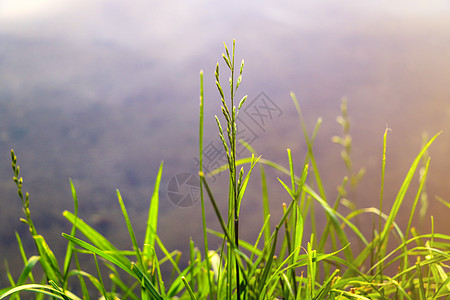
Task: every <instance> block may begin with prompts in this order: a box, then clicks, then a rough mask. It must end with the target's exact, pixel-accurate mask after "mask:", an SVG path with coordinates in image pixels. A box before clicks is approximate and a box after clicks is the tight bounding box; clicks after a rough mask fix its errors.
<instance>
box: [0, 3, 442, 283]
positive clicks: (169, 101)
mask: <svg viewBox="0 0 450 300" xmlns="http://www.w3.org/2000/svg"><path fill="white" fill-rule="evenodd" d="M449 15H450V4H449V3H448V1H444V0H436V1H427V2H424V1H419V0H409V1H406V0H401V1H395V3H392V1H355V0H345V1H334V0H325V1H313V0H306V1H296V2H294V1H276V2H274V1H246V2H239V1H227V2H217V1H205V0H192V1H183V2H181V1H142V0H130V1H119V0H108V1H106V0H95V1H87V0H77V1H73V0H67V1H56V0H42V1H29V0H0V191H1V192H0V220H1V226H0V257H2V258H3V259H4V260H7V261H8V265H9V268H10V269H11V271H12V273H13V274H16V276H17V273H18V272H19V271H20V270H21V268H22V266H21V263H20V258H19V257H18V255H17V253H18V246H17V242H16V240H15V236H14V231H17V232H19V234H20V235H21V237H22V238H23V239H24V243H25V246H26V248H27V249H28V251H29V252H28V254H32V253H34V252H33V251H34V250H33V244H32V240H31V238H30V237H29V236H28V232H27V228H26V226H25V225H24V224H22V223H20V222H19V217H22V212H21V206H20V201H19V199H18V197H17V192H16V188H15V185H14V183H13V182H12V176H13V174H12V170H11V167H10V149H11V148H14V150H15V151H16V154H17V155H18V160H19V164H20V166H21V175H22V176H23V177H24V182H25V183H24V191H28V192H29V193H30V201H31V210H32V217H33V218H34V220H35V223H36V226H37V228H38V231H39V232H40V233H43V234H44V235H45V236H46V238H47V240H48V242H49V244H50V246H51V247H52V249H54V250H55V252H57V253H63V251H64V247H65V244H66V243H65V241H64V239H63V238H62V237H61V232H62V231H66V232H67V231H68V230H69V228H70V226H69V224H68V222H67V221H66V220H65V219H64V218H63V217H62V212H63V211H64V210H65V209H68V210H73V203H72V198H71V192H70V187H69V178H71V179H72V180H73V181H74V184H75V187H76V188H77V191H78V196H79V201H80V217H82V218H83V219H85V220H86V221H87V222H88V223H90V224H92V225H93V226H94V227H95V228H97V229H98V230H99V231H100V232H101V233H103V234H105V235H106V236H107V237H108V238H110V239H111V240H112V241H113V242H114V243H116V244H117V245H118V247H119V248H121V249H129V248H131V244H130V241H129V238H128V237H127V233H126V228H125V223H124V221H123V218H122V216H121V214H120V209H119V206H118V203H117V199H116V195H115V189H116V188H118V189H120V191H121V193H122V196H123V197H124V199H125V203H126V205H127V207H128V209H129V213H130V215H131V217H132V218H133V225H134V226H135V230H136V232H137V234H138V235H140V236H143V233H144V230H145V221H146V213H147V210H148V206H149V201H150V197H151V194H152V190H153V184H154V181H155V177H156V174H157V170H158V166H159V164H160V162H161V161H164V171H163V178H162V183H161V190H160V201H161V203H160V220H159V227H158V231H159V233H160V234H161V239H162V240H163V241H164V242H165V243H166V246H167V248H168V249H170V250H175V249H181V250H184V249H186V246H187V245H188V241H189V237H193V239H194V241H195V242H196V243H198V244H199V245H200V241H201V222H200V206H199V205H198V204H197V205H193V206H190V207H185V208H180V207H177V206H176V205H174V204H173V203H171V202H170V201H169V200H170V199H169V198H168V193H167V192H168V191H167V186H168V183H169V182H170V180H171V179H172V178H173V177H174V176H176V175H178V174H181V173H192V174H196V170H197V169H198V166H197V164H196V161H195V158H196V157H198V140H197V138H198V103H199V100H198V99H199V71H200V70H201V69H202V70H204V74H205V145H206V144H209V143H216V144H217V145H219V139H218V136H217V130H216V126H215V121H214V115H215V114H217V115H220V99H219V96H218V93H217V91H216V89H215V83H214V70H215V66H216V63H217V62H220V64H221V78H222V82H223V85H226V82H227V78H228V76H229V75H228V74H227V73H226V68H225V64H224V63H223V60H222V57H221V54H222V52H223V51H224V50H223V42H226V43H227V45H228V46H229V48H231V45H232V40H233V39H236V64H239V63H240V61H241V59H245V68H244V76H243V83H242V84H241V87H240V88H239V93H238V95H237V97H238V98H240V97H242V96H243V95H245V94H247V95H248V99H249V101H252V100H254V99H257V98H258V96H259V95H260V93H261V92H263V93H264V94H265V96H266V97H267V98H268V99H270V101H271V102H272V103H275V104H276V105H277V107H278V108H279V110H280V112H281V113H280V114H278V115H277V116H274V117H273V118H272V119H270V122H269V120H268V122H267V123H266V125H265V126H264V127H263V129H261V128H259V127H253V129H254V131H255V133H256V134H257V136H258V138H257V139H255V140H254V141H252V143H251V144H252V146H253V147H254V148H255V149H256V151H258V152H259V153H261V154H262V155H263V157H264V158H267V159H271V160H274V161H277V162H279V163H280V164H283V165H287V155H286V148H291V149H292V151H293V153H294V162H295V163H296V166H297V169H296V171H297V172H300V171H301V168H302V162H303V160H304V156H305V153H306V145H305V142H304V140H303V137H302V133H301V130H300V128H299V122H298V117H297V113H296V111H295V107H294V105H293V103H292V100H291V99H290V96H289V93H290V92H291V91H292V92H295V93H296V95H297V97H298V99H299V101H300V105H301V107H302V111H303V113H304V115H305V119H306V123H307V126H308V127H309V130H310V131H312V129H313V127H314V124H315V122H316V120H317V118H319V117H321V118H322V119H323V123H322V126H321V129H320V131H319V134H318V137H317V141H316V143H315V146H314V151H315V153H316V157H317V161H318V164H319V170H320V172H321V176H322V178H323V180H324V183H325V185H326V191H327V196H328V198H329V199H331V200H334V199H335V198H336V196H337V189H336V187H337V186H338V185H339V184H340V183H341V181H342V178H343V176H345V175H348V174H347V171H346V169H345V165H344V163H343V161H342V159H341V157H340V151H341V148H342V147H341V146H339V145H337V144H334V143H333V142H332V141H331V139H332V137H333V136H335V135H340V134H341V133H342V129H341V127H340V125H339V124H338V123H337V122H336V117H337V116H338V115H340V104H341V100H342V98H343V97H346V98H347V99H348V107H349V114H350V120H351V134H352V138H353V149H352V150H353V152H352V158H353V164H354V167H355V170H357V169H359V168H360V167H365V168H366V175H365V176H364V177H363V179H362V180H361V182H360V184H359V186H358V187H357V188H356V189H355V190H350V189H349V195H348V198H349V199H350V200H352V201H354V203H356V205H357V207H365V206H378V201H379V197H380V181H381V180H380V174H381V171H380V170H381V154H382V138H383V134H384V131H385V129H386V128H387V127H389V128H390V129H392V131H391V132H390V133H389V135H388V149H387V174H386V187H385V189H386V190H385V192H386V194H385V199H386V204H385V211H386V212H388V211H389V208H390V204H392V201H393V199H394V198H395V195H396V192H397V190H398V189H399V187H400V185H401V182H402V180H403V178H404V176H405V175H406V173H407V171H408V169H409V166H410V164H411V163H412V161H413V159H414V157H415V155H416V154H417V153H418V152H419V150H420V148H421V145H422V140H423V135H424V134H428V137H431V136H432V135H434V134H435V133H437V132H439V131H440V130H443V131H444V133H443V134H442V135H441V136H440V137H439V138H438V139H437V141H436V142H435V144H434V145H433V146H432V148H431V150H430V156H431V157H432V159H431V167H430V176H429V179H428V181H427V192H428V198H429V207H428V213H427V217H426V218H425V219H424V220H422V221H420V220H418V219H417V220H416V221H417V222H416V225H417V226H418V227H419V230H426V229H427V228H429V227H430V222H431V221H430V216H434V218H435V229H436V231H443V232H445V233H449V231H450V228H449V226H448V223H447V222H446V218H447V216H448V214H449V210H448V209H447V208H445V206H444V205H442V204H441V203H440V202H438V201H436V200H435V196H436V195H438V196H441V197H443V198H444V199H447V200H450V185H449V174H450V173H449V169H450V168H449V167H450V159H449V156H448V154H449V153H450V151H449V150H450V140H449V137H448V132H449V129H450V84H449V81H450V18H449V17H448V16H449ZM249 103H250V102H249ZM247 123H248V124H251V122H250V120H247ZM252 126H254V124H253V125H252ZM246 155H248V154H247V153H243V154H242V156H246ZM277 176H280V177H282V178H284V177H283V175H282V174H280V173H277V172H275V171H272V170H268V177H269V179H268V180H269V183H270V185H269V194H270V205H271V208H272V209H273V212H274V213H273V218H274V220H276V217H277V216H279V212H280V210H281V205H282V203H283V202H287V201H289V197H288V195H287V193H286V192H284V191H283V190H282V188H281V186H280V185H279V184H278V183H277V180H276V177H277ZM258 178H259V175H258V172H257V171H256V172H255V177H254V179H253V181H252V182H251V184H250V185H251V189H250V190H249V193H248V197H247V198H246V199H245V200H244V203H243V206H242V216H241V222H242V223H243V225H241V228H242V229H241V235H242V236H243V237H245V238H248V239H249V240H250V241H253V240H254V239H255V232H258V229H259V227H260V225H261V224H262V214H261V212H262V205H261V200H260V198H261V196H260V192H259V190H260V186H259V182H258ZM225 179H226V176H224V175H222V176H219V177H218V178H217V180H214V182H212V183H211V185H212V188H213V190H214V191H215V194H216V196H217V198H218V199H219V201H220V202H221V203H222V208H225V207H226V200H225V199H226V194H225V190H226V187H227V184H226V180H225ZM414 180H415V181H414V186H417V182H418V177H417V176H416V177H415V179H414ZM412 191H414V189H413V190H412ZM413 197H414V193H409V194H407V200H406V202H405V205H404V206H403V207H402V209H401V212H400V218H399V220H400V221H401V222H405V221H406V220H407V218H408V216H409V208H410V206H411V203H412V200H413ZM343 212H345V209H343ZM322 218H323V216H322ZM207 219H208V225H209V226H210V227H212V228H217V223H216V218H215V216H214V215H213V214H212V212H211V210H210V208H209V206H208V218H207ZM319 222H320V216H319ZM364 224H365V223H364ZM319 226H320V223H319ZM306 227H307V228H308V226H306ZM404 227H406V226H404ZM368 229H370V226H368ZM218 245H219V244H217V245H216V244H214V243H212V247H215V246H218ZM5 274H6V273H5V263H4V262H3V261H2V262H1V263H0V283H1V286H5V285H6V284H7V278H6V275H5Z"/></svg>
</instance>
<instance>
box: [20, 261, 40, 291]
mask: <svg viewBox="0 0 450 300" xmlns="http://www.w3.org/2000/svg"><path fill="white" fill-rule="evenodd" d="M39 260H40V257H39V256H31V257H30V258H29V259H28V261H27V264H26V265H25V267H24V268H23V270H22V273H21V274H20V276H19V279H17V283H16V285H22V284H24V283H25V281H26V280H27V277H28V276H30V274H31V271H32V270H33V268H34V266H35V265H36V263H37V262H38V261H39Z"/></svg>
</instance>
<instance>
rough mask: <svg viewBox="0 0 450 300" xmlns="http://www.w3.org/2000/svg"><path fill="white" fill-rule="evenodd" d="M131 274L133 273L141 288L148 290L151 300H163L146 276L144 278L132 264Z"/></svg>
mask: <svg viewBox="0 0 450 300" xmlns="http://www.w3.org/2000/svg"><path fill="white" fill-rule="evenodd" d="M131 270H132V272H134V274H135V276H136V277H137V278H138V279H139V280H140V281H141V282H142V287H143V288H145V289H146V290H148V291H149V292H150V293H151V294H152V296H153V297H154V298H153V299H157V300H163V299H164V298H163V297H162V296H161V295H160V294H159V293H158V291H157V290H156V288H155V286H154V285H153V283H152V282H151V281H150V280H149V279H148V277H147V276H145V274H144V273H142V271H141V270H140V269H139V268H138V267H137V266H136V265H135V264H132V266H131Z"/></svg>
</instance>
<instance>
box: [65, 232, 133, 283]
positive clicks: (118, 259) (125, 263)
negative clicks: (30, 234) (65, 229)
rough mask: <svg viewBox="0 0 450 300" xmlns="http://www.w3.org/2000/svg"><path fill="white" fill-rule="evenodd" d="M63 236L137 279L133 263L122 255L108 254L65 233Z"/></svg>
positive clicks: (109, 252)
mask: <svg viewBox="0 0 450 300" xmlns="http://www.w3.org/2000/svg"><path fill="white" fill-rule="evenodd" d="M62 235H63V237H65V238H66V239H68V240H69V241H72V242H73V243H74V244H76V245H78V246H80V247H82V248H84V249H86V250H89V251H91V252H93V253H95V254H97V255H99V256H101V257H103V258H104V259H106V260H108V261H110V262H112V263H113V264H115V265H116V266H118V267H120V268H121V269H122V270H124V271H126V272H127V273H128V274H130V275H131V276H133V277H135V276H134V272H132V271H131V262H130V260H128V259H127V258H126V257H124V256H121V255H120V256H119V255H115V254H114V252H111V251H108V252H106V251H104V250H102V249H99V248H97V247H95V246H93V245H91V244H89V243H86V242H85V241H83V240H80V239H78V238H76V237H73V236H71V235H68V234H66V233H63V234H62Z"/></svg>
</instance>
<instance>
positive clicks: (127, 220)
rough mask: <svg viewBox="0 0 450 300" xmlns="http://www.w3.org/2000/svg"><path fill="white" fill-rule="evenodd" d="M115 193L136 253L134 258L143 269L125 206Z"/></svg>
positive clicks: (118, 194) (118, 192)
mask: <svg viewBox="0 0 450 300" xmlns="http://www.w3.org/2000/svg"><path fill="white" fill-rule="evenodd" d="M116 193H117V199H118V200H119V204H120V208H121V209H122V214H123V217H124V218H125V222H126V224H127V229H128V234H129V235H130V238H131V243H132V244H133V249H134V252H135V253H136V257H137V259H138V262H139V265H140V266H141V267H142V268H144V263H143V262H142V257H141V251H140V250H139V246H138V243H137V241H136V236H135V234H134V230H133V226H132V225H131V221H130V218H129V217H128V212H127V209H126V207H125V204H124V203H123V199H122V195H121V194H120V191H119V190H116Z"/></svg>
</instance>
